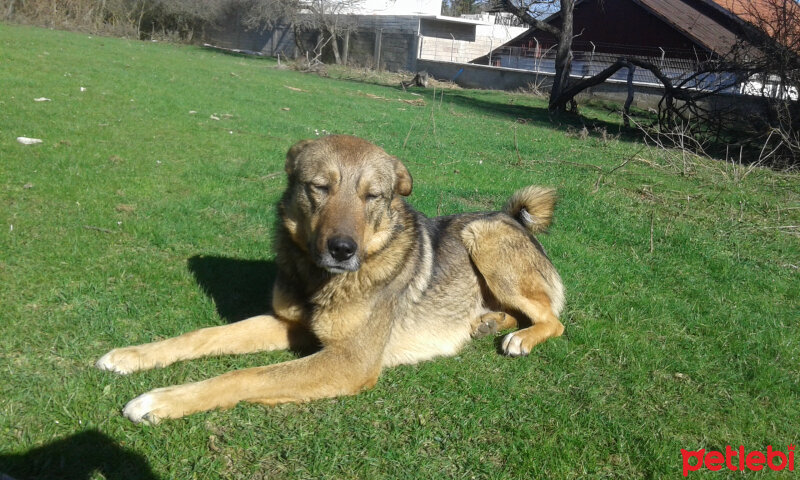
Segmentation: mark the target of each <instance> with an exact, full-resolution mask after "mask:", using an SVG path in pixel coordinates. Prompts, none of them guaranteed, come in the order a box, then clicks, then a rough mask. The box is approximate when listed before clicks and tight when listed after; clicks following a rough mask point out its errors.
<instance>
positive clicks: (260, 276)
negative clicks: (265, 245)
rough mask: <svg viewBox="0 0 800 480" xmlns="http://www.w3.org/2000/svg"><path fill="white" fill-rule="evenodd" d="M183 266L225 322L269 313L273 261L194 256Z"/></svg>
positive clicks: (273, 268)
mask: <svg viewBox="0 0 800 480" xmlns="http://www.w3.org/2000/svg"><path fill="white" fill-rule="evenodd" d="M187 263H188V267H189V271H190V272H191V273H192V275H193V276H194V278H195V280H196V281H197V284H198V285H200V288H202V289H203V292H205V294H206V295H208V296H209V297H211V299H212V300H213V301H214V304H215V305H216V307H217V313H218V314H219V316H220V317H221V318H222V319H223V320H225V321H226V322H228V323H233V322H238V321H239V320H244V319H245V318H249V317H252V316H255V315H262V314H264V313H268V312H270V311H272V295H271V293H272V285H273V284H274V283H275V276H276V275H277V267H276V265H275V262H274V261H272V260H240V259H236V258H226V257H213V256H205V255H195V256H194V257H191V258H190V259H189V260H188V261H187Z"/></svg>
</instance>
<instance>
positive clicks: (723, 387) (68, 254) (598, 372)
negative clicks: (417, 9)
mask: <svg viewBox="0 0 800 480" xmlns="http://www.w3.org/2000/svg"><path fill="white" fill-rule="evenodd" d="M287 86H288V87H293V88H294V89H301V90H302V91H297V90H293V89H289V88H286V87H287ZM81 87H84V88H85V91H81ZM416 92H417V93H419V94H420V95H421V96H415V95H412V94H411V93H406V92H403V91H402V90H399V89H398V88H394V87H387V86H381V85H374V84H367V83H360V82H356V81H352V80H345V79H325V78H320V77H317V76H312V75H303V74H299V73H296V72H292V71H288V70H281V69H278V68H276V64H275V63H274V62H273V61H270V60H263V59H251V58H243V57H238V56H230V55H224V54H220V53H215V52H211V51H207V50H202V49H199V48H195V47H180V46H174V45H165V44H157V43H143V42H134V41H126V40H119V39H111V38H100V37H90V36H87V35H81V34H74V33H65V32H59V31H48V30H42V29H34V28H25V27H17V26H8V25H2V24H0V305H2V310H0V312H1V313H0V376H1V377H2V379H3V380H2V384H0V392H2V393H0V472H6V473H8V474H11V475H12V476H14V477H17V478H20V479H22V478H165V479H166V478H215V477H221V478H443V477H444V478H586V477H619V478H641V477H647V478H674V477H677V476H679V475H680V474H681V455H680V449H681V448H685V449H691V450H695V449H699V448H706V449H715V450H723V451H724V448H725V446H726V445H733V446H738V445H745V446H746V448H747V449H748V450H756V449H758V450H765V449H766V446H767V445H773V446H776V448H778V447H779V448H781V449H783V450H785V448H786V445H788V444H789V443H790V442H793V443H795V444H797V443H798V442H800V435H799V434H798V432H800V421H799V420H798V416H797V406H798V405H799V404H800V398H798V397H800V385H799V384H798V382H800V369H799V368H798V365H799V362H800V355H799V354H800V346H798V338H799V337H798V327H800V325H798V323H800V281H799V280H800V277H799V273H798V265H800V240H799V239H798V236H797V233H798V230H797V227H796V226H797V225H799V224H800V177H798V176H797V175H796V174H787V173H780V172H773V171H769V170H763V169H755V170H753V171H751V172H750V173H749V174H748V175H746V176H745V173H746V171H745V170H744V169H743V168H742V167H735V166H732V165H730V164H725V163H723V162H719V161H712V160H707V159H699V158H690V159H689V160H690V161H689V163H688V167H687V168H684V164H683V159H681V158H679V157H676V154H674V153H669V152H665V151H661V150H653V149H649V148H643V147H642V145H641V144H639V143H637V141H636V140H635V136H634V135H632V134H630V133H629V132H622V133H623V134H622V135H621V136H620V137H616V135H617V134H618V133H619V132H620V127H619V121H618V120H619V119H618V117H617V116H616V115H615V114H614V113H613V112H611V111H609V110H608V109H603V108H591V107H586V108H584V109H583V111H582V113H583V115H584V117H583V119H584V121H586V122H587V125H588V130H589V135H588V137H586V136H581V135H579V134H577V133H576V132H577V131H579V130H580V128H581V124H580V121H579V120H578V119H572V120H569V121H568V122H565V123H564V124H554V123H550V122H549V121H548V119H547V115H546V111H545V107H546V104H545V102H544V101H543V100H540V99H535V98H531V97H527V96H524V95H517V94H509V93H501V92H485V91H469V90H446V91H444V96H443V97H440V96H439V94H441V93H442V92H441V91H437V97H436V98H435V99H434V98H433V96H432V95H433V92H432V91H431V90H425V91H422V90H417V91H416ZM37 97H47V98H50V99H51V101H47V102H34V98H37ZM375 97H383V98H384V99H381V98H375ZM420 98H421V99H423V100H424V101H425V105H424V106H417V105H413V104H410V103H406V102H402V101H400V100H398V99H403V100H418V99H420ZM190 111H195V112H197V113H194V114H192V113H190ZM212 115H215V116H216V117H217V118H219V120H214V119H212V118H210V117H211V116H212ZM322 130H325V131H329V132H332V133H347V134H355V135H359V136H363V137H365V138H367V139H369V140H371V141H373V142H375V143H377V144H379V145H382V146H383V147H384V148H385V149H386V150H387V151H389V152H390V153H392V154H395V155H397V156H399V157H401V158H403V159H404V160H405V161H406V164H407V165H408V167H409V169H410V170H411V172H412V175H413V176H414V179H415V189H414V193H413V194H412V196H411V197H410V201H411V203H412V204H413V205H415V206H416V207H417V208H418V209H420V210H421V211H423V212H425V213H426V214H428V215H436V214H437V213H442V214H449V213H456V212H462V211H471V210H486V209H494V208H497V207H499V206H501V205H502V204H503V202H504V201H505V199H506V198H507V196H508V195H509V194H510V193H511V192H512V191H513V190H514V189H516V188H518V187H521V186H524V185H527V184H531V183H536V184H543V185H551V186H554V187H556V188H558V191H559V194H560V197H561V198H560V202H559V206H558V210H557V212H556V221H555V224H554V226H553V228H552V229H551V233H550V234H549V235H546V236H543V237H542V238H541V240H542V242H543V243H544V245H545V247H546V248H547V249H548V252H549V253H550V255H551V257H552V259H553V261H554V263H555V265H556V266H557V267H558V268H559V270H560V272H561V274H562V277H563V278H564V282H565V284H566V288H567V305H568V306H567V310H566V312H565V314H564V315H563V319H562V320H563V322H564V324H565V325H566V328H567V330H566V334H565V336H564V337H561V338H559V339H556V340H551V341H549V342H547V343H546V344H544V345H541V346H540V347H537V348H536V349H535V351H534V352H533V353H532V354H531V355H530V356H529V357H527V358H521V359H510V358H504V357H502V356H500V355H498V354H497V353H496V339H492V338H486V339H482V340H479V341H475V342H473V343H471V344H470V345H468V346H467V347H466V348H465V349H464V350H463V351H462V352H461V353H460V355H459V356H457V357H455V358H447V359H441V360H437V361H432V362H427V363H423V364H420V365H415V366H403V367H398V368H394V369H390V370H387V371H385V372H384V373H383V375H382V377H381V379H380V381H379V382H378V384H377V386H376V387H375V388H374V389H372V390H370V391H368V392H365V393H363V394H361V395H358V396H355V397H348V398H339V399H332V400H323V401H318V402H313V403H309V404H303V405H282V406H278V407H274V408H264V407H262V406H257V405H249V404H242V405H240V406H238V407H236V408H234V409H232V410H228V411H214V412H209V413H204V414H198V415H193V416H190V417H187V418H185V419H181V420H177V421H168V422H165V423H163V424H162V425H159V426H157V427H147V426H144V427H143V426H136V425H133V424H131V423H130V422H128V421H127V420H125V419H124V418H123V417H122V416H121V415H120V409H121V408H122V406H123V405H124V404H125V402H127V401H128V400H129V399H131V398H133V397H134V396H136V395H138V394H140V393H143V392H145V391H147V390H150V389H152V388H156V387H160V386H165V385H170V384H176V383H183V382H187V381H195V380H200V379H203V378H207V377H210V376H213V375H218V374H220V373H223V372H225V371H228V370H230V369H233V368H242V367H247V366H255V365H260V364H264V363H271V362H278V361H283V360H287V359H290V358H292V355H291V354H289V353H285V352H278V353H265V354H258V355H248V356H240V357H222V358H214V359H205V360H199V361H193V362H186V363H181V364H177V365H174V366H171V367H169V368H166V369H162V370H154V371H149V372H143V373H139V374H134V375H131V376H124V377H123V376H116V375H113V374H110V373H107V372H101V371H98V370H95V369H94V368H92V364H93V362H94V361H95V360H96V359H97V358H98V357H99V356H100V355H102V354H103V353H105V352H106V351H108V350H109V349H111V348H113V347H118V346H123V345H128V344H132V343H141V342H148V341H151V340H154V339H160V338H166V337H169V336H173V335H176V334H179V333H182V332H186V331H189V330H192V329H196V328H199V327H202V326H209V325H217V324H223V323H225V322H226V321H233V320H237V319H239V318H242V317H244V316H246V315H249V314H252V313H256V312H258V311H259V310H261V309H263V308H265V306H266V305H267V304H268V300H267V299H268V293H269V280H270V279H271V278H272V276H273V272H272V267H271V263H270V260H271V259H272V257H273V253H272V251H271V246H270V242H271V236H272V232H273V225H274V222H275V217H276V210H275V203H276V201H277V199H278V197H279V195H280V192H281V190H282V188H283V186H284V185H285V181H284V178H283V176H282V169H283V158H284V154H285V151H286V150H287V148H288V147H289V146H290V145H291V144H292V143H293V142H295V141H296V140H299V139H301V138H309V137H314V136H315V131H320V132H321V131H322ZM603 131H605V132H606V133H607V135H606V136H605V137H604V136H603V134H602V133H603ZM18 136H27V137H36V138H41V139H42V140H43V141H44V142H43V143H42V144H41V145H33V146H23V145H21V144H19V143H17V142H16V140H15V139H16V137H18ZM626 160H628V161H627V163H625V161H626ZM623 163H624V165H623ZM620 165H622V166H621V168H618V169H616V170H614V169H615V167H618V166H620ZM612 170H614V171H613V172H612ZM742 177H744V178H742ZM792 226H795V227H794V228H791V227H792ZM782 227H783V228H782ZM651 245H652V247H651ZM784 473H786V472H784ZM715 475H717V476H724V475H725V472H724V471H723V472H718V473H717V474H715ZM767 476H769V477H770V478H772V477H775V478H780V477H781V474H779V473H776V472H768V473H767ZM715 478H716V477H715Z"/></svg>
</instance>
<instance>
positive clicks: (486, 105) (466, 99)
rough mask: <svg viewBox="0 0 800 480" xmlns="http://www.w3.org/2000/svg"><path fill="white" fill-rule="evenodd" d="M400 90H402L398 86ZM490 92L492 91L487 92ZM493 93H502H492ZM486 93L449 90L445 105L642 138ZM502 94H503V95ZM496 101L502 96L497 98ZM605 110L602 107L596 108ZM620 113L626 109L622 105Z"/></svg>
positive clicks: (521, 120) (558, 126) (632, 131)
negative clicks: (502, 99)
mask: <svg viewBox="0 0 800 480" xmlns="http://www.w3.org/2000/svg"><path fill="white" fill-rule="evenodd" d="M397 90H401V89H400V88H399V87H397ZM413 92H414V93H419V94H420V95H423V96H424V97H425V98H426V101H428V102H434V103H436V102H438V101H439V100H438V98H439V92H438V91H437V92H436V95H437V97H436V98H437V100H434V99H433V98H432V96H433V90H432V89H430V88H428V89H424V90H422V89H414V90H413ZM487 92H489V91H487ZM491 92H492V94H495V93H498V92H499V91H491ZM484 93H485V92H482V91H478V92H470V93H461V92H460V91H459V90H450V91H446V92H445V95H444V100H443V102H444V103H445V104H447V103H451V104H455V105H458V106H460V107H462V108H465V109H468V110H472V111H475V112H479V113H480V114H483V115H488V116H492V117H496V118H506V119H508V120H511V121H515V122H518V123H520V124H527V125H536V126H539V127H542V128H550V129H553V130H559V131H567V130H571V129H572V130H581V129H582V128H583V127H584V126H585V127H587V129H588V130H589V131H590V136H602V134H601V133H598V132H603V131H605V132H607V133H608V134H611V135H617V134H619V138H620V139H621V140H625V141H637V140H640V139H641V132H639V130H638V129H635V128H626V127H623V126H622V124H621V123H617V122H610V121H606V120H601V119H597V118H590V117H587V116H585V115H582V114H574V113H563V114H561V115H560V116H559V117H558V118H555V119H553V118H552V117H551V116H550V113H549V112H548V111H547V107H537V106H532V105H525V104H517V103H510V102H509V103H503V102H499V101H496V100H483V99H481V98H477V97H480V96H481V95H482V94H484ZM501 93H502V92H501ZM493 98H495V99H498V98H502V97H493ZM593 108H602V107H593ZM619 108H620V110H621V109H622V106H621V105H620V106H619Z"/></svg>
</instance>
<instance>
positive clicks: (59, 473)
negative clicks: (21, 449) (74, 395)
mask: <svg viewBox="0 0 800 480" xmlns="http://www.w3.org/2000/svg"><path fill="white" fill-rule="evenodd" d="M98 473H99V474H100V478H106V479H109V480H114V479H129V478H135V479H138V480H151V479H152V480H156V479H158V476H156V475H155V473H153V470H152V469H151V468H150V465H148V463H147V460H146V458H145V457H144V456H143V455H141V454H139V453H136V452H134V451H133V450H130V449H127V448H123V447H121V446H120V445H119V444H118V443H117V442H116V441H115V440H114V439H113V438H111V437H109V436H108V435H105V434H103V433H101V432H99V431H97V430H87V431H84V432H81V433H77V434H75V435H71V436H69V437H65V438H62V439H59V440H55V441H53V442H51V443H48V444H46V445H44V446H41V447H36V448H33V449H31V450H29V451H27V452H25V453H20V454H15V455H6V454H0V478H1V477H2V474H5V475H9V476H11V477H13V478H16V479H19V480H23V479H70V480H84V479H86V480H88V479H90V478H96V477H97V476H98V475H97V474H98Z"/></svg>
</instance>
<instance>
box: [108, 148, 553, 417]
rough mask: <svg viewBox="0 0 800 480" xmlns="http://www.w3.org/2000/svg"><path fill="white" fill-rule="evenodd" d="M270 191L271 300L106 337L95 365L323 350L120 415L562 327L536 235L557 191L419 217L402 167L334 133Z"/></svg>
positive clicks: (267, 389)
mask: <svg viewBox="0 0 800 480" xmlns="http://www.w3.org/2000/svg"><path fill="white" fill-rule="evenodd" d="M286 172H287V174H288V178H289V185H288V187H287V190H286V192H285V194H284V195H283V198H282V200H281V202H280V212H281V222H280V228H279V229H278V232H277V234H276V236H277V239H276V243H275V249H276V253H277V258H276V263H277V266H278V277H277V279H276V282H275V286H274V290H273V301H272V305H273V313H272V314H271V315H261V316H257V317H253V318H250V319H247V320H243V321H241V322H237V323H233V324H230V325H224V326H219V327H211V328H206V329H202V330H198V331H195V332H191V333H187V334H184V335H181V336H179V337H176V338H172V339H168V340H164V341H160V342H154V343H149V344H146V345H139V346H133V347H127V348H120V349H116V350H112V351H111V352H109V353H107V354H106V355H105V356H103V357H102V358H101V359H100V360H98V362H97V366H98V367H99V368H102V369H105V370H111V371H115V372H118V373H131V372H134V371H137V370H143V369H148V368H154V367H163V366H166V365H169V364H171V363H173V362H176V361H179V360H187V359H191V358H197V357H201V356H206V355H217V354H235V353H248V352H257V351H264V350H275V349H286V348H290V347H291V346H297V344H299V343H303V342H305V343H307V344H309V345H313V344H318V345H320V346H321V349H320V350H319V351H317V352H316V353H314V354H312V355H309V356H307V357H303V358H299V359H297V360H293V361H290V362H285V363H280V364H277V365H270V366H265V367H257V368H249V369H245V370H238V371H233V372H229V373H226V374H224V375H221V376H218V377H215V378H211V379H208V380H205V381H202V382H197V383H190V384H185V385H178V386H172V387H167V388H160V389H157V390H153V391H151V392H149V393H146V394H144V395H141V396H139V397H137V398H135V399H134V400H132V401H131V402H129V403H128V404H127V405H126V406H125V409H124V414H125V416H127V417H128V418H130V419H131V420H133V421H134V422H141V421H145V422H151V423H155V422H157V421H158V420H160V419H164V418H177V417H181V416H184V415H188V414H190V413H194V412H199V411H204V410H209V409H213V408H226V407H232V406H234V405H236V404H237V403H238V402H241V401H249V402H259V403H264V404H276V403H281V402H299V401H307V400H312V399H315V398H322V397H332V396H338V395H350V394H354V393H356V392H358V391H360V390H362V389H365V388H369V387H371V386H372V385H374V384H375V382H376V381H377V379H378V375H379V374H380V372H381V370H382V369H383V368H384V367H388V366H392V365H398V364H408V363H416V362H419V361H423V360H427V359H430V358H433V357H437V356H442V355H453V354H455V353H456V352H457V351H458V350H459V349H460V348H461V347H462V346H463V345H464V344H465V343H466V342H467V341H468V340H469V339H470V337H471V336H480V335H486V334H493V333H496V332H497V331H498V330H502V329H507V328H513V327H515V326H517V319H519V320H521V321H522V322H526V323H529V324H531V325H530V326H528V327H527V328H522V329H520V330H517V331H515V332H513V333H510V334H508V335H507V336H506V337H505V338H504V339H503V342H502V348H503V351H504V352H505V353H506V354H508V355H512V356H518V355H526V354H528V353H529V352H530V350H531V348H532V347H533V346H535V345H536V344H538V343H540V342H542V341H544V340H546V339H548V338H550V337H554V336H559V335H561V334H562V332H563V330H564V327H563V326H562V325H561V323H560V322H559V320H558V315H559V313H560V311H561V310H562V308H563V305H564V294H563V287H562V284H561V279H560V278H559V276H558V273H556V270H555V269H554V268H553V266H552V264H551V263H550V260H549V259H548V258H547V256H546V255H545V253H544V250H543V249H542V247H541V245H539V243H538V241H537V240H536V239H535V238H534V236H533V234H534V233H537V232H541V231H543V230H544V229H546V228H547V226H548V225H549V223H550V219H551V216H552V211H553V204H554V200H555V196H554V193H553V191H552V190H550V189H546V188H540V187H527V188H525V189H522V190H520V191H518V192H516V193H515V194H514V195H513V196H512V197H511V199H510V200H509V202H508V204H507V205H506V206H505V208H504V209H503V211H502V212H494V213H476V214H463V215H456V216H450V217H439V218H434V219H428V218H426V217H424V216H423V215H421V214H420V213H418V212H416V211H414V210H413V209H412V208H411V207H409V206H408V205H407V204H406V202H405V200H404V198H403V197H405V196H408V195H409V194H410V193H411V188H412V180H411V176H410V175H409V173H408V170H406V167H405V166H404V165H403V164H402V163H401V162H400V161H399V160H398V159H397V158H395V157H392V156H390V155H388V154H386V152H384V151H383V150H382V149H380V148H379V147H377V146H375V145H372V144H370V143H368V142H366V141H364V140H361V139H359V138H355V137H349V136H331V137H325V138H322V139H319V140H316V141H302V142H300V143H298V144H296V145H295V146H293V147H292V148H291V149H290V150H289V152H288V153H287V158H286Z"/></svg>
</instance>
